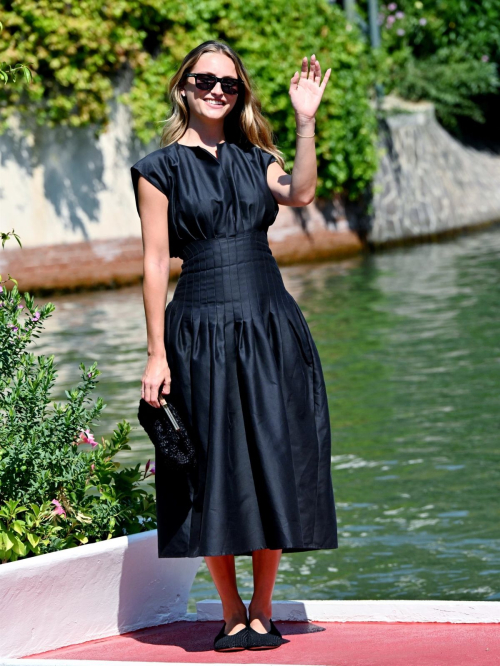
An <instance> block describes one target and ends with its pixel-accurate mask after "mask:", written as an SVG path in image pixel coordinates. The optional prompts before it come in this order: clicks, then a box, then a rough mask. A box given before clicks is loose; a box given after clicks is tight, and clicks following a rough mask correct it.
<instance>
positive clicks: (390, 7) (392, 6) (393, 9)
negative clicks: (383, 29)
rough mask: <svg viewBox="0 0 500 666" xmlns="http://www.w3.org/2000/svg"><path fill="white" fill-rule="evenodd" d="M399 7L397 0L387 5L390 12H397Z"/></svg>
mask: <svg viewBox="0 0 500 666" xmlns="http://www.w3.org/2000/svg"><path fill="white" fill-rule="evenodd" d="M397 8H398V6H397V4H396V3H395V2H391V4H390V5H387V9H388V10H389V11H390V12H395V11H396V9H397Z"/></svg>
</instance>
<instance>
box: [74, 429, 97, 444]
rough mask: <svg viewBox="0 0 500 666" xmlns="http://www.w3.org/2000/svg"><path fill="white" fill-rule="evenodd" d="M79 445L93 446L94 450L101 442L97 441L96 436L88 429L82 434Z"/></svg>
mask: <svg viewBox="0 0 500 666" xmlns="http://www.w3.org/2000/svg"><path fill="white" fill-rule="evenodd" d="M78 444H92V448H93V449H94V448H95V447H96V446H97V445H98V444H99V442H96V441H95V439H94V435H93V434H92V433H91V432H90V430H89V429H88V428H87V430H85V431H82V432H81V433H80V441H79V442H78Z"/></svg>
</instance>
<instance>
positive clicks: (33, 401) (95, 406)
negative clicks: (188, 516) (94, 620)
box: [0, 277, 156, 562]
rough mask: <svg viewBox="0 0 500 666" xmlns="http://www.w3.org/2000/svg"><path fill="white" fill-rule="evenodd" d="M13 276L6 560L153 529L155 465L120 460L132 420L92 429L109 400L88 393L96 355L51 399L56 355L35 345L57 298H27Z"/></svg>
mask: <svg viewBox="0 0 500 666" xmlns="http://www.w3.org/2000/svg"><path fill="white" fill-rule="evenodd" d="M0 279H1V277H0ZM13 282H14V283H15V284H14V286H13V288H12V289H11V290H10V291H9V290H6V289H5V288H4V287H3V286H0V292H1V293H0V561H1V562H8V561H11V560H16V559H18V558H20V557H26V556H30V555H38V554H41V553H46V552H50V551H54V550H61V549H63V548H69V547H72V546H77V545H79V544H82V543H88V542H95V541H100V540H103V539H109V538H111V537H114V536H121V535H124V534H134V533H136V532H140V531H146V530H150V529H153V528H154V527H156V514H155V501H154V498H153V495H152V494H151V493H150V492H149V491H148V490H146V489H145V488H144V487H143V484H142V483H141V482H142V481H143V480H144V479H145V478H147V477H149V476H151V474H153V473H154V468H152V467H150V464H149V462H148V464H147V465H146V469H145V470H144V471H140V465H139V464H137V465H136V466H135V467H131V468H124V469H119V468H120V467H121V465H120V463H118V462H115V461H114V460H113V458H114V456H115V455H116V454H117V453H118V452H120V451H124V450H129V449H130V446H129V445H128V444H127V442H128V439H129V438H128V435H129V433H130V424H129V423H128V422H127V421H123V422H121V423H119V424H118V426H117V429H116V430H115V431H114V432H113V436H112V437H111V439H110V440H106V439H105V438H104V437H103V438H102V442H101V443H99V442H97V441H96V440H95V439H94V436H93V434H92V433H91V430H90V428H91V427H92V424H93V423H94V422H96V421H97V420H98V419H99V415H100V413H101V411H102V410H103V409H104V408H105V407H106V405H105V404H103V401H102V399H101V398H98V399H97V401H96V402H95V403H92V401H91V399H90V397H89V394H90V393H91V391H93V390H94V389H95V387H96V385H97V376H98V375H99V374H100V372H99V370H98V369H97V366H96V363H94V364H93V365H92V366H91V367H90V368H88V369H87V368H85V366H84V365H83V364H81V365H80V369H81V382H80V383H79V384H78V386H77V387H76V388H75V389H72V390H71V391H66V396H67V398H68V402H67V404H62V403H59V404H58V403H53V408H52V409H49V404H50V391H51V389H52V388H53V386H54V384H55V382H56V378H57V371H56V366H55V363H54V356H53V355H51V356H36V355H35V354H33V353H30V352H29V351H28V350H27V346H28V345H29V343H30V342H31V341H32V340H33V338H37V337H39V332H40V329H41V328H42V327H43V323H44V321H45V320H46V319H47V318H48V317H49V316H51V314H52V313H53V312H54V310H55V307H54V305H53V304H52V303H48V304H46V305H45V306H43V307H42V308H38V307H36V305H35V303H34V299H33V297H32V296H31V295H30V294H29V293H27V292H25V293H24V304H23V303H22V302H21V301H22V297H21V294H20V293H19V291H18V288H17V283H16V282H15V280H13ZM87 403H91V404H90V405H88V404H87ZM81 445H83V446H81ZM85 445H90V446H85ZM151 485H152V484H151Z"/></svg>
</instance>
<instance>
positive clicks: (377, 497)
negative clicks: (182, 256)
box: [36, 228, 500, 610]
mask: <svg viewBox="0 0 500 666" xmlns="http://www.w3.org/2000/svg"><path fill="white" fill-rule="evenodd" d="M499 258H500V229H498V228H496V229H492V230H490V231H487V232H483V233H480V234H475V235H466V236H462V237H460V238H458V239H455V240H452V241H448V242H444V243H440V244H433V245H422V246H415V247H411V248H402V249H397V250H393V251H391V252H385V253H380V254H376V255H367V256H364V257H357V258H354V259H350V260H347V261H343V262H339V263H323V264H314V265H301V266H294V267H285V268H282V274H283V277H284V279H285V283H286V286H287V289H288V290H289V291H290V293H292V295H293V296H294V298H296V300H297V301H298V302H299V304H300V305H301V307H302V309H303V312H304V314H305V316H306V318H307V320H308V322H309V325H310V328H311V331H312V333H313V336H314V338H315V341H316V344H317V346H318V350H319V352H320V356H321V358H322V361H323V368H324V371H325V379H326V382H327V388H328V394H329V401H330V410H331V422H332V476H333V482H334V490H335V497H336V503H337V508H338V517H339V536H340V547H339V549H338V550H334V551H327V550H324V551H317V552H310V553H296V554H289V555H284V556H283V558H282V563H281V566H280V570H279V574H278V579H277V583H276V588H275V598H276V599H293V598H296V599H297V598H298V599H304V598H310V599H330V598H331V599H338V598H357V599H363V598H364V599H367V598H371V599H377V598H412V599H419V598H422V599H423V598H434V599H483V600H485V599H489V600H493V599H497V600H498V599H500V585H499V583H498V580H499V576H498V574H499V573H500V565H499V562H500V559H499V555H500V534H499V529H498V509H499V501H498V494H499V493H498V489H499V475H500V472H499V469H500V466H499V464H498V463H499V450H500V448H499V446H498V443H499V442H498V432H499V416H498V415H499V399H498V386H499V380H500V337H499V333H500V330H499V329H500V299H499V289H498V285H499V278H500V263H499ZM174 287H175V284H171V286H170V295H169V298H170V297H171V295H172V293H173V288H174ZM50 300H52V301H53V302H54V303H55V304H56V308H57V309H56V311H55V313H54V315H53V316H52V318H51V319H50V320H49V323H48V325H47V327H46V328H47V332H46V334H45V335H43V336H42V337H41V338H40V339H39V340H38V341H37V344H36V347H37V351H38V352H39V353H46V354H48V353H54V354H56V359H57V361H58V365H59V382H58V385H57V393H54V394H53V398H54V400H64V398H65V396H64V390H65V389H69V388H70V387H72V386H74V385H75V384H76V383H77V381H78V375H79V369H78V365H79V363H80V362H81V361H84V362H85V363H86V364H87V365H89V364H90V363H92V362H93V361H94V360H97V361H98V363H99V368H100V370H101V371H102V375H101V380H100V383H99V385H98V389H97V390H98V392H99V395H101V396H102V397H103V399H104V401H105V402H106V403H107V405H108V406H107V408H106V410H105V411H104V413H103V418H102V420H101V424H100V425H99V426H97V427H96V428H95V432H96V435H97V437H98V438H99V437H100V435H101V434H105V435H109V434H110V433H111V431H112V429H113V427H114V426H115V424H116V423H117V421H119V420H122V419H123V418H127V419H128V420H129V421H130V422H131V424H132V426H133V430H132V437H131V442H130V443H131V446H132V448H133V450H132V451H130V452H126V453H125V454H124V455H123V456H122V460H123V461H126V462H128V463H135V462H138V461H141V462H145V461H146V460H147V459H148V458H150V457H154V450H153V447H152V445H151V444H150V442H149V440H148V439H147V437H146V436H145V434H144V433H143V431H142V429H141V428H140V426H139V425H138V424H137V421H136V411H137V402H138V399H139V395H140V383H141V381H140V380H141V376H142V372H143V370H144V365H145V360H146V331H145V320H144V310H143V305H142V293H141V289H140V287H133V288H125V289H121V290H119V291H102V292H95V293H90V294H79V295H73V296H64V297H57V298H52V299H50ZM237 566H238V569H239V572H240V574H239V583H240V586H241V589H242V590H243V597H244V598H248V597H249V596H250V594H251V590H252V586H253V583H252V576H251V567H250V560H249V558H245V557H239V558H237ZM245 590H246V592H245ZM216 596H217V595H216V591H215V589H214V587H213V584H212V583H211V580H210V576H209V574H208V571H207V569H206V567H205V565H204V564H203V565H202V567H201V568H200V571H199V573H198V575H197V577H196V580H195V584H194V586H193V590H192V598H191V602H190V610H194V600H195V599H201V598H206V597H216Z"/></svg>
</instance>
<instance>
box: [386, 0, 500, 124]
mask: <svg viewBox="0 0 500 666" xmlns="http://www.w3.org/2000/svg"><path fill="white" fill-rule="evenodd" d="M380 23H381V25H382V42H383V48H384V50H385V51H386V52H387V54H388V59H387V62H386V63H385V72H386V75H385V77H384V79H385V84H386V87H387V89H388V90H390V91H395V92H397V93H398V94H400V95H401V96H402V97H405V98H406V99H410V100H415V101H419V100H430V101H432V102H433V103H434V104H435V106H436V112H437V115H438V117H439V119H440V120H441V122H442V123H443V124H444V125H446V126H447V127H448V128H450V129H455V128H456V126H457V118H458V117H459V116H466V117H469V118H472V119H473V120H475V121H476V122H483V121H484V114H483V110H482V108H481V104H480V98H478V96H480V95H485V94H488V93H494V92H495V91H496V90H497V89H498V87H499V84H500V81H499V78H498V67H497V64H498V62H499V61H500V0H485V1H484V2H481V3H470V2H465V0H446V1H444V0H441V1H438V2H436V1H435V0H432V1H431V0H424V1H422V2H421V1H420V0H417V1H414V0H397V2H389V3H388V4H387V5H383V6H382V12H381V15H380Z"/></svg>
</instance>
